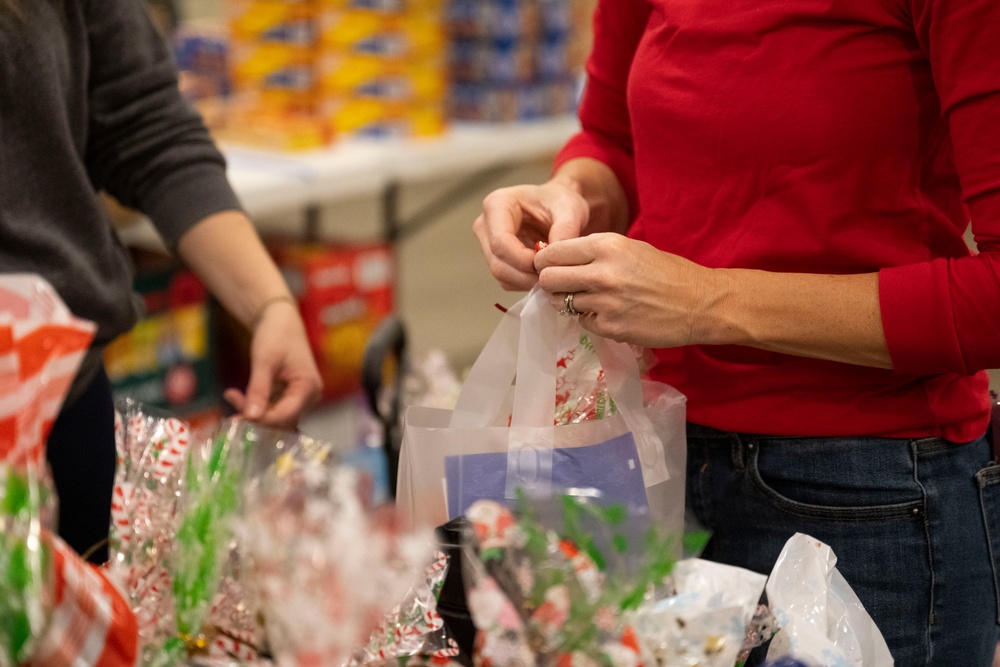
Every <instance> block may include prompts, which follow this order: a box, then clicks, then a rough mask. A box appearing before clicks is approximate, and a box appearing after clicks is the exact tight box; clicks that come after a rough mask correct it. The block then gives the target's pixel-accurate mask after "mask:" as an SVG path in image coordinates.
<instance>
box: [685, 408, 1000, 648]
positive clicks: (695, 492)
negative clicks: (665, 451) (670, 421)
mask: <svg viewBox="0 0 1000 667" xmlns="http://www.w3.org/2000/svg"><path fill="white" fill-rule="evenodd" d="M687 482H688V483H687V504H688V510H689V512H691V513H692V514H693V515H694V517H695V518H696V519H697V520H698V521H699V522H700V523H701V524H702V525H703V526H704V527H705V528H707V529H709V530H710V531H711V534H712V538H711V540H710V542H709V544H708V546H707V548H706V551H705V553H704V557H705V558H708V559H710V560H715V561H719V562H723V563H729V564H732V565H738V566H740V567H745V568H748V569H750V570H756V571H757V572H761V573H765V574H766V573H768V572H770V570H771V567H772V566H773V565H774V562H775V559H776V558H777V556H778V554H779V553H780V551H781V548H782V547H783V546H784V544H785V541H786V540H787V539H788V538H789V537H791V536H792V534H794V533H796V532H802V533H806V534H809V535H811V536H813V537H816V538H818V539H820V540H822V541H824V542H826V543H827V544H829V545H830V546H831V547H832V548H833V551H834V553H836V555H837V558H838V562H837V568H838V569H839V570H840V572H841V573H842V574H843V575H844V577H845V578H846V579H847V581H848V583H850V585H851V587H852V588H853V589H854V591H855V592H856V593H857V594H858V597H859V598H860V599H861V602H862V603H863V604H864V605H865V608H866V609H867V610H868V612H869V613H870V614H871V616H872V618H873V619H874V620H875V623H876V625H878V627H879V629H880V630H881V631H882V634H883V636H884V637H885V639H886V642H887V643H888V645H889V649H890V651H891V652H892V655H893V657H894V658H895V661H896V665H897V667H920V666H924V665H933V666H935V667H990V665H991V664H992V660H993V652H994V647H995V646H996V643H997V639H998V622H1000V618H998V617H1000V592H998V590H1000V589H998V585H1000V582H998V579H997V566H1000V466H996V465H993V466H991V465H990V451H989V445H988V443H987V442H986V440H985V439H979V440H976V441H974V442H971V443H967V444H962V445H957V444H953V443H949V442H946V441H944V440H941V439H938V438H928V439H922V440H905V439H886V438H786V437H772V436H759V435H749V434H742V433H725V432H722V431H717V430H715V429H710V428H706V427H703V426H697V425H691V424H689V425H688V480H687Z"/></svg>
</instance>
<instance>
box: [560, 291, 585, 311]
mask: <svg viewBox="0 0 1000 667" xmlns="http://www.w3.org/2000/svg"><path fill="white" fill-rule="evenodd" d="M574 294H576V292H566V298H565V299H563V309H562V310H560V311H559V314H560V315H562V316H563V317H573V316H575V315H579V314H580V311H578V310H576V309H575V308H573V295H574Z"/></svg>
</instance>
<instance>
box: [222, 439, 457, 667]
mask: <svg viewBox="0 0 1000 667" xmlns="http://www.w3.org/2000/svg"><path fill="white" fill-rule="evenodd" d="M304 454H305V451H304V450H303V449H301V448H296V447H292V448H291V449H290V450H289V452H288V454H287V455H285V456H283V457H282V458H280V459H279V460H278V462H277V463H276V464H275V465H274V466H272V467H271V468H270V469H269V470H267V471H265V472H264V473H261V474H259V475H258V476H257V477H256V478H255V479H254V482H253V484H252V485H251V486H250V487H248V496H247V503H248V506H247V513H246V515H245V517H244V520H243V521H242V522H241V524H240V526H241V528H240V535H241V538H242V540H243V543H244V545H245V546H246V549H247V553H248V554H249V556H250V557H251V558H252V560H253V564H254V571H255V576H254V581H255V584H256V586H257V587H258V589H259V595H260V599H261V605H262V609H263V610H264V614H265V627H266V629H267V635H268V639H269V642H270V646H271V649H272V652H273V654H274V656H275V657H276V659H277V660H278V662H279V664H281V665H287V666H294V667H302V666H306V665H338V664H342V663H344V662H346V661H348V660H349V659H351V658H355V659H357V660H359V661H365V660H366V658H365V652H366V650H367V653H368V655H367V659H373V658H379V659H381V657H380V656H379V652H381V653H382V655H383V656H385V658H387V659H395V658H397V657H401V656H404V655H406V652H407V651H410V650H415V649H416V647H417V646H418V645H421V646H422V645H425V644H426V638H427V637H440V630H441V625H442V624H441V621H440V617H438V616H437V613H436V610H435V609H434V602H435V600H434V595H433V590H434V588H435V587H436V586H437V585H438V584H437V581H436V579H437V576H438V574H437V572H438V570H439V569H440V567H441V563H440V561H434V563H435V565H434V566H433V567H434V568H436V569H434V570H433V571H432V572H431V573H429V575H430V576H428V577H423V578H422V579H423V581H424V583H425V584H428V585H424V586H418V587H417V588H416V589H414V592H413V593H412V594H411V596H410V597H409V598H404V596H405V594H406V593H407V590H408V589H409V588H410V586H411V584H412V583H413V582H414V581H420V580H421V574H420V573H421V572H423V570H424V567H425V566H426V564H427V563H428V562H432V561H433V559H432V557H431V547H430V545H431V536H430V535H429V534H427V535H408V534H399V532H398V531H397V529H396V528H395V526H394V523H395V522H394V520H392V518H391V517H387V516H386V515H384V514H382V512H383V511H384V510H377V511H376V512H377V513H376V514H375V515H370V514H368V512H366V510H365V508H364V506H363V504H362V502H361V500H360V498H359V496H358V490H357V481H358V480H357V474H356V473H355V472H354V471H352V470H350V469H348V468H345V467H341V466H338V465H336V463H335V462H333V461H332V460H326V459H325V458H324V457H310V456H305V457H304ZM428 579H430V582H428V581H427V580H428ZM393 600H407V601H408V604H403V605H400V606H399V608H398V609H395V610H393V611H391V612H390V614H389V616H388V618H386V617H385V613H386V611H387V602H391V601H393ZM375 628H381V629H380V630H377V631H376V632H375V635H374V636H372V634H371V633H372V631H373V629H375ZM380 633H381V634H380ZM366 639H367V640H369V643H367V644H366ZM435 648H436V649H443V650H448V649H451V648H452V647H451V646H450V645H448V644H447V642H445V644H444V645H443V646H441V645H437V646H436V647H435Z"/></svg>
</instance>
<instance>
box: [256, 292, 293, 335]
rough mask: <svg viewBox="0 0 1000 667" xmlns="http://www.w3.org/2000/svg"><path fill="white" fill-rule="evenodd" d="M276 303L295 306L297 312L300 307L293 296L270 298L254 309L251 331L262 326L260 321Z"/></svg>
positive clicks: (283, 295)
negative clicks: (265, 312)
mask: <svg viewBox="0 0 1000 667" xmlns="http://www.w3.org/2000/svg"><path fill="white" fill-rule="evenodd" d="M276 303H289V304H291V305H293V306H295V308H296V310H298V307H299V302H298V300H297V299H296V298H295V297H294V296H292V295H291V294H279V295H277V296H272V297H268V298H266V299H264V300H263V301H261V302H260V303H259V304H257V307H256V308H254V309H253V314H252V315H251V316H250V324H249V325H248V328H249V329H250V331H253V330H254V329H256V328H257V325H258V324H260V319H261V318H262V317H264V311H266V310H267V309H268V308H269V307H270V306H273V305H274V304H276Z"/></svg>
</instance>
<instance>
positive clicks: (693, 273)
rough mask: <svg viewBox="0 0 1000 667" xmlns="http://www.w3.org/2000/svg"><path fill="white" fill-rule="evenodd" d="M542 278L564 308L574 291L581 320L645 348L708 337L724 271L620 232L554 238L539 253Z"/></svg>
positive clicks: (593, 329)
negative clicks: (713, 268) (564, 238)
mask: <svg viewBox="0 0 1000 667" xmlns="http://www.w3.org/2000/svg"><path fill="white" fill-rule="evenodd" d="M535 269H536V270H537V271H538V284H539V285H540V286H541V287H542V289H544V290H545V291H547V292H549V293H551V295H552V305H553V306H554V307H555V308H556V309H557V310H560V311H561V310H563V309H564V307H565V305H566V295H567V294H568V293H572V294H573V301H572V304H573V309H574V310H576V311H577V312H579V313H580V326H582V327H583V328H584V329H586V330H588V331H591V332H593V333H595V334H597V335H599V336H603V337H605V338H610V339H612V340H616V341H620V342H625V343H632V344H635V345H641V346H644V347H654V348H663V347H680V346H683V345H692V344H697V343H704V342H708V334H709V333H710V331H709V326H710V325H708V324H707V321H708V318H707V317H706V314H707V313H708V312H709V309H710V308H711V307H713V306H715V305H717V304H716V301H718V298H717V297H716V294H717V293H718V292H717V290H716V283H717V280H718V273H717V272H716V271H714V270H712V269H709V268H706V267H703V266H700V265H698V264H695V263H693V262H690V261H688V260H686V259H684V258H682V257H678V256H677V255H672V254H670V253H666V252H662V251H660V250H657V249H656V248H654V247H653V246H651V245H649V244H648V243H644V242H642V241H636V240H633V239H629V238H626V237H624V236H622V235H620V234H614V233H604V234H591V235H590V236H585V237H582V238H578V239H569V240H566V241H559V242H556V243H552V244H551V245H549V246H548V247H547V248H544V249H543V250H540V251H539V252H538V254H537V255H536V256H535Z"/></svg>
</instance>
